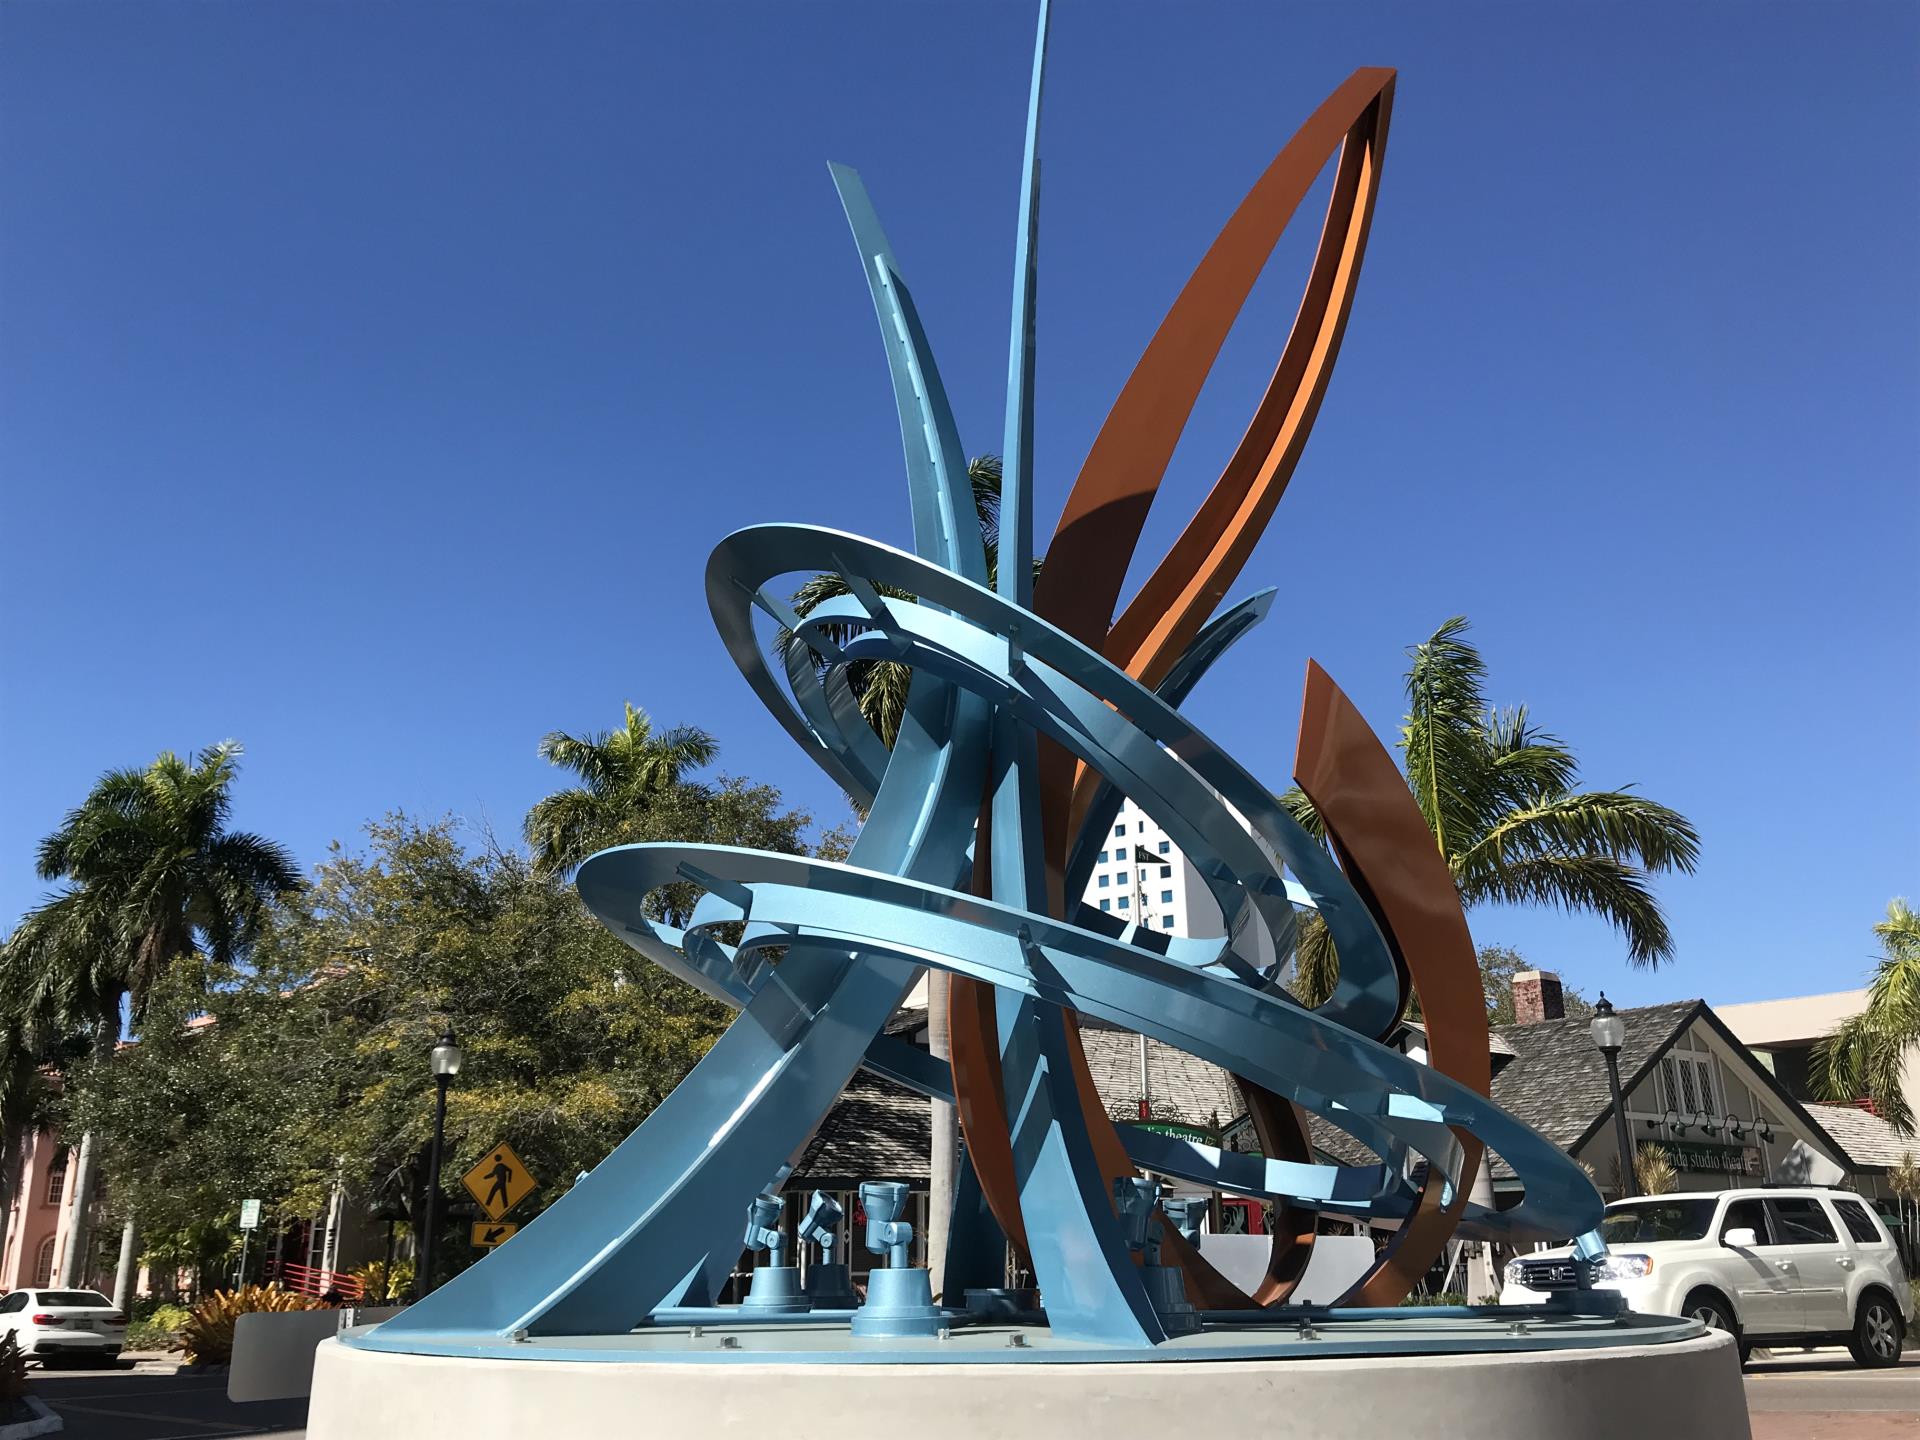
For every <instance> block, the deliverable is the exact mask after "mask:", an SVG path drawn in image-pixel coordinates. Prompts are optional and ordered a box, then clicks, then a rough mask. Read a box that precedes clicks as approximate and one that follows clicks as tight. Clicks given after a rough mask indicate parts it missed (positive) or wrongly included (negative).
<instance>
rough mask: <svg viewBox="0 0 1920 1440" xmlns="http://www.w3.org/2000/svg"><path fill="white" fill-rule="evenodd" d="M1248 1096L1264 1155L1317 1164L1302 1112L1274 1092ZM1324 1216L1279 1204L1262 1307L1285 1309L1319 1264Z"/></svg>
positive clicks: (1248, 1086) (1244, 1088)
mask: <svg viewBox="0 0 1920 1440" xmlns="http://www.w3.org/2000/svg"><path fill="white" fill-rule="evenodd" d="M1239 1084H1240V1090H1241V1093H1242V1094H1244V1095H1245V1096H1246V1100H1247V1114H1248V1115H1249V1116H1250V1117H1251V1118H1252V1120H1253V1133H1254V1138H1255V1139H1256V1140H1257V1141H1258V1142H1259V1145H1260V1153H1261V1154H1263V1155H1265V1156H1267V1157H1268V1158H1269V1159H1273V1160H1292V1161H1297V1162H1300V1163H1303V1164H1304V1163H1306V1162H1309V1161H1311V1160H1312V1159H1313V1145H1312V1142H1311V1141H1310V1140H1309V1139H1308V1137H1307V1125H1306V1121H1305V1119H1304V1118H1302V1116H1301V1113H1300V1108H1299V1107H1298V1106H1297V1105H1295V1104H1294V1103H1293V1102H1292V1101H1290V1100H1288V1099H1286V1098H1284V1097H1283V1096H1279V1095H1276V1094H1274V1093H1273V1092H1272V1091H1271V1090H1267V1089H1263V1088H1262V1087H1260V1086H1258V1085H1255V1084H1252V1083H1251V1082H1249V1081H1246V1080H1242V1081H1240V1082H1239ZM1318 1218H1319V1217H1318V1215H1317V1214H1316V1212H1314V1211H1312V1210H1307V1209H1303V1208H1301V1207H1299V1206H1294V1205H1289V1204H1287V1203H1286V1202H1285V1201H1284V1200H1276V1201H1275V1202H1274V1205H1273V1219H1272V1221H1271V1222H1270V1224H1269V1226H1268V1229H1269V1231H1270V1232H1271V1233H1272V1235H1273V1245H1272V1248H1271V1249H1269V1251H1268V1252H1267V1273H1266V1278H1265V1279H1263V1280H1262V1281H1261V1282H1260V1284H1259V1285H1258V1286H1257V1287H1256V1288H1255V1290H1254V1292H1253V1298H1254V1300H1255V1302H1256V1303H1258V1304H1261V1305H1283V1304H1285V1303H1286V1301H1287V1298H1288V1297H1289V1296H1290V1295H1292V1294H1293V1290H1294V1287H1295V1286H1296V1285H1298V1284H1299V1283H1300V1277H1301V1276H1302V1275H1304V1274H1306V1273H1307V1262H1308V1261H1309V1260H1311V1259H1312V1258H1313V1237H1314V1235H1315V1233H1316V1232H1315V1229H1314V1226H1315V1222H1316V1221H1317V1220H1318Z"/></svg>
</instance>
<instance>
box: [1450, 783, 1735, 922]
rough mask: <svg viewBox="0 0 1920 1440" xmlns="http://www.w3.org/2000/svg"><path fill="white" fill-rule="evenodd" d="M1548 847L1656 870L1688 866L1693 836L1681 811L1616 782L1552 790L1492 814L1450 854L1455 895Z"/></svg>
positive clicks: (1696, 839) (1694, 855) (1696, 849)
mask: <svg viewBox="0 0 1920 1440" xmlns="http://www.w3.org/2000/svg"><path fill="white" fill-rule="evenodd" d="M1548 855H1604V856H1607V857H1608V858H1610V859H1613V860H1618V861H1621V862H1622V863H1624V864H1630V865H1635V866H1638V867H1639V868H1640V869H1642V870H1645V871H1647V872H1649V873H1653V874H1658V873H1661V872H1664V871H1668V870H1679V871H1683V872H1685V873H1688V874H1691V873H1692V872H1693V869H1694V867H1695V865H1697V864H1698V863H1699V859H1700V836H1699V834H1698V832H1697V831H1695V830H1694V828H1693V824H1692V822H1691V821H1689V820H1688V819H1687V818H1686V816H1684V815H1682V814H1680V813H1679V812H1678V811H1676V810H1672V809H1669V808H1668V807H1667V806H1665V805H1660V804H1657V803H1655V802H1654V801H1652V800H1648V799H1646V798H1645V797H1644V796H1640V795H1635V794H1633V793H1631V792H1630V791H1622V790H1595V791H1588V792H1586V793H1583V794H1578V795H1557V796H1553V797H1551V798H1548V799H1543V800H1539V801H1536V802H1535V803H1533V804H1531V805H1529V806H1527V807H1525V808H1523V809H1519V810H1515V811H1513V812H1511V813H1509V814H1507V815H1505V816H1504V817H1502V818H1501V819H1500V820H1498V821H1497V822H1495V824H1494V826H1493V828H1492V829H1491V830H1489V831H1488V832H1487V834H1486V836H1485V837H1484V838H1483V839H1481V840H1479V841H1478V842H1476V843H1475V844H1474V845H1472V846H1470V847H1468V848H1467V849H1466V850H1465V851H1463V852H1461V853H1460V854H1459V855H1458V856H1456V857H1455V859H1454V862H1453V863H1454V872H1455V875H1456V876H1457V878H1458V879H1459V881H1460V885H1461V891H1462V894H1463V895H1466V896H1469V897H1471V896H1472V895H1473V893H1474V892H1475V891H1476V890H1477V889H1478V887H1479V886H1480V885H1482V884H1484V883H1487V881H1488V880H1489V878H1490V877H1491V876H1493V875H1497V874H1498V873H1499V872H1500V871H1501V870H1503V869H1505V868H1507V867H1508V866H1510V865H1512V864H1515V863H1517V862H1518V861H1520V860H1524V859H1537V858H1539V857H1542V856H1548Z"/></svg>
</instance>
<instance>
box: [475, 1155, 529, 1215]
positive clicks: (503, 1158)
mask: <svg viewBox="0 0 1920 1440" xmlns="http://www.w3.org/2000/svg"><path fill="white" fill-rule="evenodd" d="M460 1183H461V1184H462V1185H464V1186H466V1187H467V1193H468V1194H469V1195H471V1196H473V1198H474V1200H475V1201H476V1202H478V1204H479V1206H480V1209H481V1212H482V1213H483V1214H485V1215H486V1217H487V1218H488V1219H489V1220H498V1219H499V1218H500V1217H501V1216H503V1215H505V1214H506V1213H507V1212H508V1211H509V1210H511V1209H513V1207H514V1206H516V1205H518V1204H519V1203H520V1202H521V1201H522V1200H524V1199H526V1198H527V1196H529V1195H531V1194H532V1193H533V1192H534V1191H535V1190H537V1189H539V1188H540V1185H539V1182H538V1181H536V1180H535V1179H534V1178H533V1175H532V1173H531V1172H530V1171H528V1169H527V1167H526V1166H525V1165H523V1164H521V1162H520V1157H519V1156H518V1155H516V1154H514V1153H513V1147H512V1146H511V1145H508V1144H505V1143H504V1142H503V1143H501V1144H499V1145H495V1146H494V1147H493V1148H492V1149H491V1150H489V1151H487V1152H486V1154H484V1155H482V1156H481V1157H480V1158H479V1160H478V1161H476V1162H475V1164H474V1167H473V1168H472V1169H471V1170H469V1171H467V1173H466V1174H464V1175H462V1176H461V1177H460Z"/></svg>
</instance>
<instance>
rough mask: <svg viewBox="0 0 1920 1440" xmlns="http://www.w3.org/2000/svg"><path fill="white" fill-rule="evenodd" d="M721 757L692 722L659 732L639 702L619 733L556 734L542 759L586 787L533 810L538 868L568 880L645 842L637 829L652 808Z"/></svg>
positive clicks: (531, 831)
mask: <svg viewBox="0 0 1920 1440" xmlns="http://www.w3.org/2000/svg"><path fill="white" fill-rule="evenodd" d="M719 753H720V746H719V743H718V742H717V741H715V739H714V738H713V736H711V735H709V734H708V733H707V732H706V731H704V730H696V729H694V728H693V727H692V726H691V725H681V726H676V727H675V728H674V729H672V730H666V731H661V732H659V733H655V731H654V728H653V720H652V718H651V717H650V716H649V715H648V714H647V712H646V711H644V710H642V709H639V708H638V707H637V706H634V705H628V706H627V718H626V723H625V724H624V725H623V726H622V727H621V728H620V729H618V730H614V731H611V732H608V731H604V730H601V731H595V732H594V733H592V734H590V735H585V736H575V735H568V734H566V733H564V732H563V731H559V730H556V731H554V732H553V733H552V734H551V735H548V736H547V737H546V738H545V739H543V740H542V741H541V742H540V758H541V759H543V760H546V761H548V762H550V763H552V764H554V765H558V766H559V767H560V768H561V769H563V770H571V771H572V772H573V773H574V774H575V775H577V776H579V777H580V781H581V783H580V784H579V785H577V786H575V787H573V788H571V789H567V790H561V791H558V792H556V793H555V794H552V795H549V796H547V798H546V799H544V800H542V801H540V802H539V804H537V805H535V806H534V807H533V809H531V810H529V811H528V812H527V822H526V832H527V843H528V844H530V845H531V846H532V847H533V863H534V869H535V870H536V871H537V872H538V873H540V874H541V875H547V876H551V875H568V874H571V873H572V872H573V871H574V870H575V869H577V868H578V867H579V865H580V862H581V861H583V860H585V859H586V858H587V857H588V856H589V855H591V854H593V853H594V852H595V851H597V850H604V849H606V848H607V847H608V846H609V845H619V844H623V843H625V842H626V841H628V840H631V839H635V838H639V837H637V836H636V835H635V834H634V833H633V826H634V823H635V821H636V820H637V819H638V818H639V817H640V816H642V815H644V814H645V812H646V810H647V809H648V807H649V806H650V805H652V804H653V803H655V802H656V801H658V800H659V799H660V798H661V797H662V796H663V795H665V794H666V793H667V792H668V791H670V790H672V789H673V788H674V787H675V786H677V785H679V784H681V783H682V781H683V780H684V779H685V778H686V775H687V772H688V771H690V770H696V769H698V768H699V767H700V766H702V765H706V764H709V763H710V762H711V761H712V760H713V758H714V757H715V756H716V755H718V754H719Z"/></svg>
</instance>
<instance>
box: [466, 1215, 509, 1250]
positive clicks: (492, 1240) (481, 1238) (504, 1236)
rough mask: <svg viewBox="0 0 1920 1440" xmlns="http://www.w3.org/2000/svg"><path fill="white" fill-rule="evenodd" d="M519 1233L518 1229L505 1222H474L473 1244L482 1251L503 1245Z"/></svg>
mask: <svg viewBox="0 0 1920 1440" xmlns="http://www.w3.org/2000/svg"><path fill="white" fill-rule="evenodd" d="M519 1233H520V1227H519V1226H518V1225H515V1224H512V1223H511V1222H509V1221H506V1220H476V1221H474V1222H473V1243H474V1244H475V1245H477V1246H478V1247H479V1248H480V1249H482V1250H487V1249H491V1248H492V1247H493V1246H495V1245H504V1244H506V1243H507V1241H509V1240H511V1239H512V1238H513V1237H514V1236H516V1235H518V1234H519Z"/></svg>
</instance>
